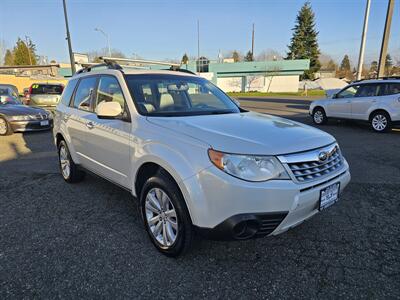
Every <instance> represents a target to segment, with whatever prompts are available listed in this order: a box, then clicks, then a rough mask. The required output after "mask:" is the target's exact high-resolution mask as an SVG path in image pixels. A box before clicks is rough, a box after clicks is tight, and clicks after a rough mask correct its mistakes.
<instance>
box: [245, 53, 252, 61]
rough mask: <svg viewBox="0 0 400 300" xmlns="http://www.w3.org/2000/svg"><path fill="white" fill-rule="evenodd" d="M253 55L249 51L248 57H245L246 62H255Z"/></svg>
mask: <svg viewBox="0 0 400 300" xmlns="http://www.w3.org/2000/svg"><path fill="white" fill-rule="evenodd" d="M253 60H254V58H253V53H251V51H248V52H247V54H246V56H245V57H244V61H253Z"/></svg>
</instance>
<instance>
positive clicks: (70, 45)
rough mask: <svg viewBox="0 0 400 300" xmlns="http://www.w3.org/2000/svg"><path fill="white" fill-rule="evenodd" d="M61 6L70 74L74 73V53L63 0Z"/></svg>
mask: <svg viewBox="0 0 400 300" xmlns="http://www.w3.org/2000/svg"><path fill="white" fill-rule="evenodd" d="M63 6H64V18H65V28H66V31H67V38H66V39H67V41H68V52H69V59H70V61H71V72H72V75H74V74H75V72H76V68H75V59H74V53H73V52H72V43H71V35H70V34H69V27H68V15H67V5H66V3H65V0H63Z"/></svg>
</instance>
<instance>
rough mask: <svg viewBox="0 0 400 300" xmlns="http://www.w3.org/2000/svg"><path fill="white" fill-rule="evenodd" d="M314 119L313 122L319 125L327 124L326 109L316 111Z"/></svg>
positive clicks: (313, 115)
mask: <svg viewBox="0 0 400 300" xmlns="http://www.w3.org/2000/svg"><path fill="white" fill-rule="evenodd" d="M312 117H313V122H314V123H315V124H317V125H323V124H326V122H327V121H328V118H327V117H326V114H325V111H324V109H323V108H320V107H317V108H316V109H314V112H313V114H312Z"/></svg>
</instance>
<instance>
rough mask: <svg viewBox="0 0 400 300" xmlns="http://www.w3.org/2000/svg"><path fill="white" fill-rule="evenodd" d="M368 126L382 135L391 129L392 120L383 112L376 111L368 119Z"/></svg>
mask: <svg viewBox="0 0 400 300" xmlns="http://www.w3.org/2000/svg"><path fill="white" fill-rule="evenodd" d="M369 120H370V125H371V128H372V130H373V131H375V132H379V133H383V132H388V131H390V130H391V129H392V120H391V119H390V116H389V114H388V113H387V112H385V111H376V112H374V113H373V114H372V115H371V117H370V119H369Z"/></svg>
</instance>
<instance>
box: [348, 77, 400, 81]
mask: <svg viewBox="0 0 400 300" xmlns="http://www.w3.org/2000/svg"><path fill="white" fill-rule="evenodd" d="M391 79H400V76H384V77H377V78H363V79H359V80H353V81H352V83H355V82H361V81H364V80H391Z"/></svg>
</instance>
